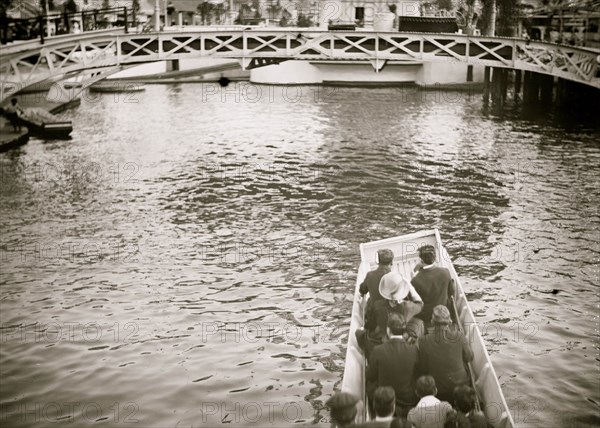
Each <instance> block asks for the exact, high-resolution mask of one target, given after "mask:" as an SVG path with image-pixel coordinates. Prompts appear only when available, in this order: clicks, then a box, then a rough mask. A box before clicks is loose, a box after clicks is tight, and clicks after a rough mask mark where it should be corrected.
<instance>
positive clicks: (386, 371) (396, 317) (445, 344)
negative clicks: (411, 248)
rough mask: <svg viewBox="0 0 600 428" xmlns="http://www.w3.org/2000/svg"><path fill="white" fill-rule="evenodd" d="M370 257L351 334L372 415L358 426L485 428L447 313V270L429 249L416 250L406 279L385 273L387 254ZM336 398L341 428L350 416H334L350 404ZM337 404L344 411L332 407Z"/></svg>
mask: <svg viewBox="0 0 600 428" xmlns="http://www.w3.org/2000/svg"><path fill="white" fill-rule="evenodd" d="M377 255H378V267H377V269H375V270H373V271H371V272H369V273H367V275H366V277H365V279H364V281H363V282H362V284H360V289H359V290H360V293H361V295H363V296H365V295H367V294H368V295H369V300H368V302H367V308H366V320H365V328H364V329H360V330H358V331H357V332H356V336H357V341H358V343H359V346H360V347H361V349H362V350H363V351H364V353H365V356H366V358H367V363H368V364H367V372H366V389H367V397H368V403H366V405H369V406H371V409H372V410H373V411H372V412H371V414H373V413H374V414H375V415H376V419H375V420H374V421H369V422H367V424H366V425H364V426H368V427H375V426H376V427H381V428H384V427H385V428H387V427H391V426H396V427H397V426H406V427H415V428H425V427H427V428H429V427H440V428H441V427H446V426H447V427H482V428H483V427H486V426H487V423H486V419H485V417H484V416H483V414H482V413H481V412H477V411H475V410H474V409H475V408H476V405H477V404H478V403H477V399H476V394H475V391H474V390H473V389H472V388H471V387H470V386H469V374H468V372H467V369H466V364H467V363H468V362H470V361H471V360H472V359H473V351H472V349H471V347H470V345H469V343H468V341H467V339H466V337H465V335H464V334H463V333H462V332H461V331H460V329H459V328H457V326H456V325H453V320H452V317H451V315H450V313H451V312H450V311H451V309H452V306H453V297H454V294H455V288H454V283H453V280H452V277H451V276H450V272H449V271H448V269H446V268H443V267H440V266H437V265H436V263H435V261H436V252H435V248H434V247H433V246H431V245H426V246H423V247H421V248H420V249H419V258H420V262H419V263H418V264H417V266H416V267H415V269H414V272H413V274H414V276H413V278H412V279H411V280H408V279H407V278H405V277H404V276H403V275H401V274H400V273H398V272H394V271H392V265H393V262H394V254H393V252H392V251H391V250H388V249H384V250H379V251H378V253H377ZM340 394H345V396H342V397H341V398H340V395H339V394H337V395H336V396H334V397H332V399H331V400H330V402H329V405H330V408H331V409H332V419H334V421H337V425H338V426H346V425H349V423H348V422H352V421H353V420H354V417H353V418H352V420H349V419H344V418H343V417H342V419H339V418H337V417H334V414H345V415H346V416H349V415H350V414H351V413H352V407H355V405H356V402H357V401H358V399H357V398H356V397H352V396H348V395H349V394H347V393H340ZM336 397H338V398H336ZM392 397H393V399H392ZM340 400H341V401H342V404H343V405H342V406H341V407H344V406H346V408H348V409H349V412H341V413H340V412H339V411H336V410H334V408H336V407H338V408H339V407H340V403H339V401H340ZM355 400H356V401H355ZM352 401H354V404H352V405H350V404H349V403H351V402H352ZM392 401H393V403H392ZM450 403H453V405H454V406H453V405H451V404H450ZM392 407H393V411H392V410H391V408H392ZM336 412H337V413H336ZM354 415H356V412H355V413H354ZM380 422H381V423H380ZM350 424H351V423H350Z"/></svg>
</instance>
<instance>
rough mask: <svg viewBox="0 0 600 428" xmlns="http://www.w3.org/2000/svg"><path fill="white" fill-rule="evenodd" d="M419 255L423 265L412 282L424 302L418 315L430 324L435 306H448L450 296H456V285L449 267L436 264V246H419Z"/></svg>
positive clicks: (427, 324) (426, 323)
mask: <svg viewBox="0 0 600 428" xmlns="http://www.w3.org/2000/svg"><path fill="white" fill-rule="evenodd" d="M419 257H420V258H421V262H422V266H421V268H420V269H419V272H418V273H417V274H416V275H415V277H414V278H413V279H412V281H411V283H412V285H413V287H415V290H417V293H419V296H421V299H423V303H424V306H423V310H422V311H421V312H420V313H419V314H417V315H416V317H418V318H420V319H421V320H423V322H424V323H425V325H426V326H429V323H430V321H431V315H432V313H433V308H435V307H436V306H437V305H444V306H448V299H449V297H450V296H454V286H453V283H452V277H451V276H450V272H449V271H448V269H446V268H443V267H438V266H436V265H435V248H434V247H433V246H432V245H425V246H423V247H421V248H419Z"/></svg>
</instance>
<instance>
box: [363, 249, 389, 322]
mask: <svg viewBox="0 0 600 428" xmlns="http://www.w3.org/2000/svg"><path fill="white" fill-rule="evenodd" d="M377 259H378V260H377V262H378V264H379V266H377V269H375V270H372V271H371V272H368V273H367V276H366V277H365V280H364V281H363V282H362V283H361V284H360V287H359V291H360V294H361V295H362V296H364V295H365V294H367V293H369V301H368V302H367V310H366V322H365V328H366V329H367V330H369V331H374V330H375V328H376V327H377V320H376V319H375V316H374V314H373V310H374V307H375V302H378V301H379V300H381V299H383V297H382V296H381V294H379V282H380V281H381V277H382V276H383V275H385V274H386V273H389V272H390V271H391V270H392V263H393V261H394V253H393V252H392V250H388V249H383V250H379V251H377Z"/></svg>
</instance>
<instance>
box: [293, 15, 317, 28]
mask: <svg viewBox="0 0 600 428" xmlns="http://www.w3.org/2000/svg"><path fill="white" fill-rule="evenodd" d="M297 25H298V27H312V25H313V23H312V20H311V19H310V17H309V16H306V15H304V14H303V13H299V14H298V24H297Z"/></svg>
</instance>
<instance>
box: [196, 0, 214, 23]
mask: <svg viewBox="0 0 600 428" xmlns="http://www.w3.org/2000/svg"><path fill="white" fill-rule="evenodd" d="M212 8H213V5H212V3H209V2H207V1H204V2H202V3H200V4H199V5H198V7H197V8H196V9H197V10H198V13H199V14H200V19H201V20H202V25H207V24H210V12H211V11H212Z"/></svg>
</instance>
